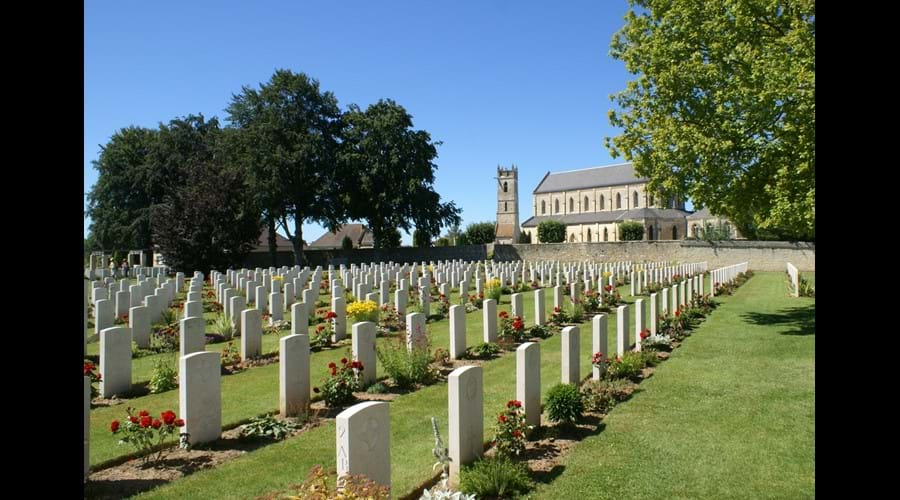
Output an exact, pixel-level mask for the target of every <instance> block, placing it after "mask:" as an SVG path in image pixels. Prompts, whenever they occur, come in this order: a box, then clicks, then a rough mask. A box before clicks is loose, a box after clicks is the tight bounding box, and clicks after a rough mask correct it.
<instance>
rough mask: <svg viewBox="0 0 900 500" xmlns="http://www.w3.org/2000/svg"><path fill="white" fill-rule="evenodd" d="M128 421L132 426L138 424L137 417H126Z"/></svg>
mask: <svg viewBox="0 0 900 500" xmlns="http://www.w3.org/2000/svg"><path fill="white" fill-rule="evenodd" d="M128 420H130V421H131V423H132V424H136V423H138V418H137V417H128Z"/></svg>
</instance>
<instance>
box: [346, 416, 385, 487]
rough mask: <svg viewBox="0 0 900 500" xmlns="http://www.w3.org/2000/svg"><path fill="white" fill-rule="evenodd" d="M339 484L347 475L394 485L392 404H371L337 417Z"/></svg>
mask: <svg viewBox="0 0 900 500" xmlns="http://www.w3.org/2000/svg"><path fill="white" fill-rule="evenodd" d="M335 427H336V434H337V475H338V484H339V485H340V484H341V478H342V477H343V476H345V475H347V474H351V475H363V476H366V478H368V479H371V480H372V481H374V482H375V483H377V484H380V485H383V486H388V487H390V485H391V416H390V405H389V404H388V403H385V402H376V401H369V402H367V403H359V404H356V405H353V406H351V407H350V408H347V409H346V410H344V411H342V412H341V413H339V414H338V416H337V417H336V418H335Z"/></svg>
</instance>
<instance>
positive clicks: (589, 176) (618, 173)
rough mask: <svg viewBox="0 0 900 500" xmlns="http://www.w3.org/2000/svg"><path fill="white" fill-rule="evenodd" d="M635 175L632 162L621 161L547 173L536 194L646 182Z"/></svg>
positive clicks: (536, 189)
mask: <svg viewBox="0 0 900 500" xmlns="http://www.w3.org/2000/svg"><path fill="white" fill-rule="evenodd" d="M646 181H647V179H644V178H639V177H636V176H635V173H634V165H633V164H632V163H620V164H618V165H607V166H605V167H591V168H583V169H580V170H568V171H566V172H554V173H549V172H548V173H547V175H545V176H544V179H543V180H541V183H540V184H538V186H537V188H535V190H534V194H538V193H551V192H556V191H571V190H576V189H588V188H595V187H604V186H617V185H619V184H634V183H639V182H646Z"/></svg>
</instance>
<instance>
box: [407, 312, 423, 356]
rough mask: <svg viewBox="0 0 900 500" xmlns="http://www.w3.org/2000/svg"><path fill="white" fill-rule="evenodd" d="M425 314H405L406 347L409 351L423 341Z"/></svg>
mask: <svg viewBox="0 0 900 500" xmlns="http://www.w3.org/2000/svg"><path fill="white" fill-rule="evenodd" d="M425 319H426V318H425V315H424V314H422V313H410V314H407V315H406V348H407V349H408V350H410V351H412V350H413V347H414V346H418V345H422V344H423V343H424V342H425V339H426V338H427V337H426V331H425Z"/></svg>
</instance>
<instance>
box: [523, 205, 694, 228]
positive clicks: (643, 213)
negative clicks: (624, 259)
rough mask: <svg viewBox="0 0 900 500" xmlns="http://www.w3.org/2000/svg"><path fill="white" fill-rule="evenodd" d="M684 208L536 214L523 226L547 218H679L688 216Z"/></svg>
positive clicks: (599, 220)
mask: <svg viewBox="0 0 900 500" xmlns="http://www.w3.org/2000/svg"><path fill="white" fill-rule="evenodd" d="M687 215H688V213H687V212H685V211H684V210H678V209H674V208H638V209H635V210H611V211H602V212H587V213H582V214H568V215H535V216H533V217H531V218H530V219H528V220H526V221H525V222H523V223H522V227H537V225H538V224H540V223H541V222H543V221H545V220H555V221H558V222H562V223H563V224H565V225H567V226H568V225H572V224H595V223H600V224H609V223H611V222H621V221H626V220H639V219H679V218H684V217H685V216H687Z"/></svg>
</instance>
